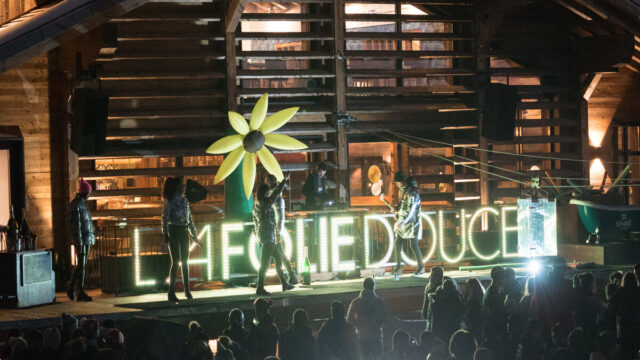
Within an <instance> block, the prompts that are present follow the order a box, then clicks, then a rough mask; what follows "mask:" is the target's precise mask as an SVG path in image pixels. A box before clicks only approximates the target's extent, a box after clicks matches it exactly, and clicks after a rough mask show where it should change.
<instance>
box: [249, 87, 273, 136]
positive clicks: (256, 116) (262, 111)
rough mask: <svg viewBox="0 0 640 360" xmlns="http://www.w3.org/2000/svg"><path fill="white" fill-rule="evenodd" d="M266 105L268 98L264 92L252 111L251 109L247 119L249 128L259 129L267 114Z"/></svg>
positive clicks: (267, 105) (267, 104)
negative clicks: (249, 116)
mask: <svg viewBox="0 0 640 360" xmlns="http://www.w3.org/2000/svg"><path fill="white" fill-rule="evenodd" d="M267 107H269V98H268V97H267V93H264V94H262V96H260V99H258V102H257V103H256V105H255V106H254V107H253V111H251V118H250V119H249V128H251V130H258V129H260V126H261V125H262V123H263V122H264V118H265V117H266V116H267Z"/></svg>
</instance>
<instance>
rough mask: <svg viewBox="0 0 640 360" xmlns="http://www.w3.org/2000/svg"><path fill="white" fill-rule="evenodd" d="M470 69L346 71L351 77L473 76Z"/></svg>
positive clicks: (473, 73)
mask: <svg viewBox="0 0 640 360" xmlns="http://www.w3.org/2000/svg"><path fill="white" fill-rule="evenodd" d="M473 75H475V72H474V71H473V70H471V69H461V68H459V69H450V68H442V69H437V68H436V69H347V76H353V77H426V76H473Z"/></svg>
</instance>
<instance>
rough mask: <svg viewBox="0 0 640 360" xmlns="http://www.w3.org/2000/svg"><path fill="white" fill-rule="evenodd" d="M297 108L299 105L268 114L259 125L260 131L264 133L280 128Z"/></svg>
mask: <svg viewBox="0 0 640 360" xmlns="http://www.w3.org/2000/svg"><path fill="white" fill-rule="evenodd" d="M299 109H300V108H299V107H292V108H287V109H284V110H280V111H278V112H277V113H275V114H273V115H271V116H269V117H268V118H267V120H265V121H264V123H263V124H262V126H261V127H260V131H261V132H262V133H263V134H265V135H266V134H269V133H271V132H273V131H275V130H278V129H280V127H282V125H284V124H286V123H287V121H289V120H291V118H292V117H293V115H295V114H296V112H298V110H299Z"/></svg>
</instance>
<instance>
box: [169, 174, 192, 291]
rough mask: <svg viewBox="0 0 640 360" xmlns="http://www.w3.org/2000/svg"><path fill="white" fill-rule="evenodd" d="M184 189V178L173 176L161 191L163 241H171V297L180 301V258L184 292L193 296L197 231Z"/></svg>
mask: <svg viewBox="0 0 640 360" xmlns="http://www.w3.org/2000/svg"><path fill="white" fill-rule="evenodd" d="M183 191H184V189H183V185H182V179H181V178H179V177H170V178H167V180H166V181H165V183H164V190H163V193H162V195H163V197H164V200H165V203H164V209H163V211H162V235H163V236H164V242H165V243H166V244H168V245H169V255H170V256H171V269H170V271H169V294H168V298H169V301H172V302H178V297H177V296H176V276H177V275H178V262H181V263H182V283H183V284H184V295H185V296H186V298H187V299H193V296H192V295H191V292H190V291H189V264H188V260H189V235H191V237H192V238H193V239H196V236H197V235H196V234H197V233H196V226H195V225H194V223H193V219H192V218H191V208H190V207H189V202H188V201H187V199H186V198H185V197H184V195H183ZM194 241H195V240H194Z"/></svg>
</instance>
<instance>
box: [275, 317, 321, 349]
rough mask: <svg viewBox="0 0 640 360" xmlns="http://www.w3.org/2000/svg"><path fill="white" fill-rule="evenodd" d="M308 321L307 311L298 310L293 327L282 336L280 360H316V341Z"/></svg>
mask: <svg viewBox="0 0 640 360" xmlns="http://www.w3.org/2000/svg"><path fill="white" fill-rule="evenodd" d="M307 321H308V315H307V312H306V311H304V310H302V309H298V310H296V311H295V312H294V313H293V326H291V328H289V330H287V331H285V332H284V333H283V334H282V337H281V338H280V343H279V344H278V357H279V358H280V360H296V359H309V360H315V358H316V357H315V354H316V352H315V348H316V340H315V339H314V338H313V334H312V333H311V329H310V328H309V326H308V325H307Z"/></svg>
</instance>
